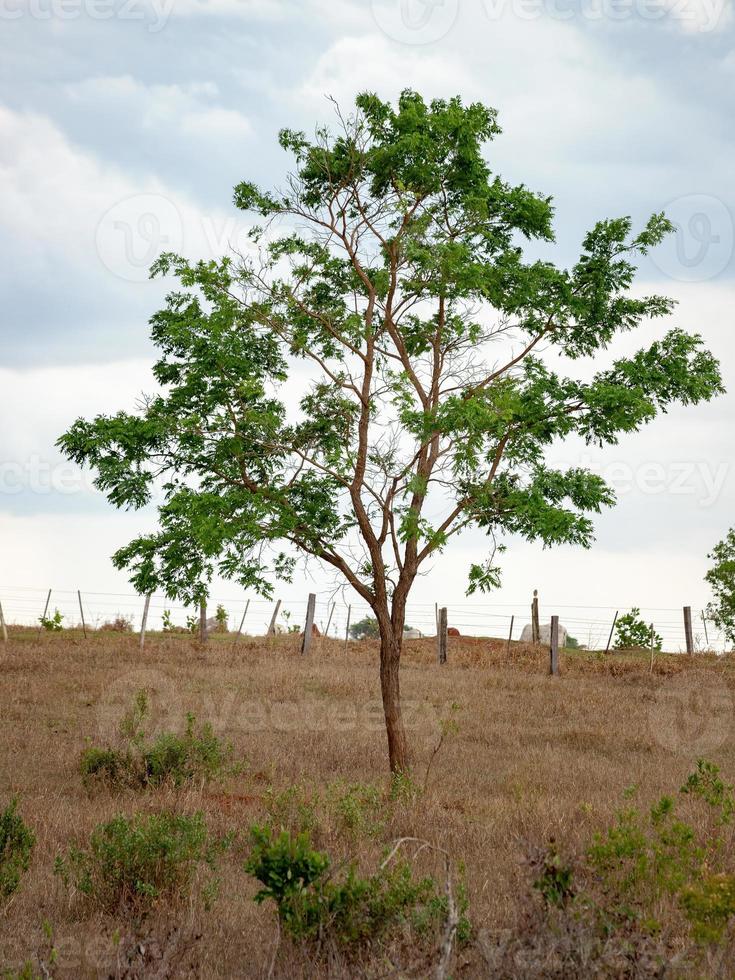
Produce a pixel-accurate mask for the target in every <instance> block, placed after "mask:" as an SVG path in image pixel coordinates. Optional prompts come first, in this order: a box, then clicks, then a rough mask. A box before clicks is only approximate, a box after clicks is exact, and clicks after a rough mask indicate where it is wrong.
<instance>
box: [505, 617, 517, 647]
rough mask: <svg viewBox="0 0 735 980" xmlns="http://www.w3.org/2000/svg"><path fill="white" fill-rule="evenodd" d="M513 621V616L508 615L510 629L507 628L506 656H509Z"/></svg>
mask: <svg viewBox="0 0 735 980" xmlns="http://www.w3.org/2000/svg"><path fill="white" fill-rule="evenodd" d="M514 622H515V616H511V617H510V629H509V630H508V647H507V649H506V651H505V655H506V657H509V656H510V641H511V640H512V639H513V623H514Z"/></svg>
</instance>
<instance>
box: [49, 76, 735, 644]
mask: <svg viewBox="0 0 735 980" xmlns="http://www.w3.org/2000/svg"><path fill="white" fill-rule="evenodd" d="M336 119H337V124H336V127H335V129H334V131H331V130H328V129H326V128H319V129H317V131H316V133H315V136H314V137H313V139H309V138H307V137H306V135H305V134H303V133H298V132H293V131H290V130H284V131H283V132H282V134H281V137H280V142H281V145H282V146H283V148H284V149H285V150H287V151H288V152H289V153H290V154H291V155H292V156H293V159H294V170H293V172H292V174H291V175H290V177H289V178H288V181H287V183H286V186H285V188H284V189H283V190H282V191H278V192H276V191H264V190H261V189H259V188H257V187H256V186H255V185H253V184H251V183H242V184H240V185H238V186H237V188H236V189H235V203H236V204H237V206H238V207H240V208H242V209H244V210H246V211H252V212H256V213H257V214H258V215H260V219H262V221H263V224H262V226H261V227H258V228H255V229H254V230H253V239H254V245H253V249H254V253H255V252H256V251H257V258H255V259H243V258H241V257H233V256H227V257H224V258H222V259H219V260H214V261H200V262H189V261H187V260H186V259H184V258H182V257H180V256H176V255H171V254H167V255H164V256H162V257H161V258H160V259H159V260H158V261H157V262H156V264H155V266H154V268H153V275H166V276H174V277H176V279H177V280H178V285H177V287H176V288H175V289H174V290H173V291H172V292H171V293H170V294H169V296H168V297H167V300H166V303H165V306H164V308H163V309H161V310H160V311H159V312H157V313H156V314H155V315H154V316H153V318H152V320H151V327H152V336H153V340H154V342H155V344H156V346H157V348H158V350H159V352H160V357H159V360H158V362H157V363H156V365H155V368H154V375H155V378H156V380H157V382H158V385H159V392H158V393H157V394H155V395H153V396H152V397H150V398H149V399H148V400H147V401H146V402H145V404H144V405H143V406H142V407H141V410H140V411H139V412H138V413H136V414H125V413H119V414H117V415H114V416H110V417H106V416H100V417H98V418H95V419H92V420H83V419H79V420H77V421H76V422H75V423H74V424H73V425H72V427H71V428H70V429H69V431H68V432H66V433H65V434H64V435H63V436H62V437H61V439H60V440H59V443H60V445H61V446H62V448H63V449H64V451H65V452H66V453H67V455H68V456H69V457H70V458H71V459H73V460H76V461H77V462H79V463H85V464H88V465H90V466H91V467H92V468H93V469H94V470H95V471H96V484H97V486H98V487H99V488H100V489H101V490H103V491H104V492H105V493H106V494H107V496H108V498H109V500H110V501H111V502H112V503H113V504H114V505H115V506H117V507H126V508H130V507H132V508H139V507H142V506H144V505H146V504H148V503H149V502H150V501H151V500H153V499H156V500H157V502H159V521H160V526H159V529H158V530H157V531H156V532H155V533H152V534H146V535H143V536H141V537H139V538H137V539H136V540H134V541H133V542H131V543H130V544H129V545H128V546H126V547H124V548H122V549H121V550H120V551H119V552H118V553H117V554H116V555H115V557H114V561H115V563H116V565H117V566H118V567H120V568H123V567H124V568H128V569H130V571H131V575H132V581H133V582H134V584H135V586H136V587H137V588H138V590H139V591H140V592H143V593H145V592H151V591H153V590H154V589H163V590H165V591H166V592H167V593H168V594H169V595H170V596H171V597H179V598H181V599H183V600H185V601H187V602H192V601H196V600H197V599H199V598H201V597H202V596H203V595H204V594H206V591H207V583H208V582H209V580H210V579H211V577H212V576H213V575H214V574H215V573H218V574H221V575H223V576H225V577H228V578H232V579H234V580H236V581H237V582H239V583H240V585H242V586H244V587H246V588H253V589H257V590H259V591H260V592H261V593H263V594H265V595H268V594H270V591H271V587H272V586H271V582H272V579H273V577H274V576H281V577H286V578H287V577H288V576H289V575H290V574H291V572H292V570H293V566H294V561H295V560H296V556H297V555H299V554H306V555H309V556H315V557H316V558H318V559H320V560H321V561H323V562H325V563H327V564H328V565H330V566H332V567H333V568H334V569H336V571H337V572H339V573H341V575H343V576H344V578H345V579H346V580H347V581H348V582H349V583H350V584H351V585H352V586H353V587H354V588H355V589H356V590H357V591H358V593H359V594H360V595H361V596H362V598H363V599H365V600H366V601H367V602H369V603H370V604H371V605H372V606H373V608H374V609H375V610H376V614H377V615H378V619H379V620H380V622H381V629H382V630H385V629H387V628H388V624H389V619H388V616H387V613H386V609H387V608H388V604H389V602H390V601H392V602H393V614H392V619H391V620H390V625H391V626H392V628H393V629H394V630H395V631H396V632H397V633H398V635H400V631H401V629H402V617H403V611H404V609H405V601H406V597H407V595H408V593H409V590H410V588H411V585H412V583H413V581H414V579H415V576H416V575H417V574H418V572H419V569H420V568H421V566H422V565H423V564H424V563H425V562H426V561H427V560H428V559H430V558H431V556H432V555H435V554H436V553H437V552H438V551H440V550H441V549H442V548H444V547H445V546H446V545H447V543H448V541H449V540H450V538H451V537H452V536H453V535H456V534H458V533H459V532H460V531H462V530H464V529H467V528H470V527H476V528H479V529H481V530H482V531H483V532H485V533H487V535H488V536H489V538H490V539H491V547H490V548H489V549H488V552H489V554H490V555H491V558H489V559H488V558H485V560H483V561H480V562H478V563H477V564H474V565H473V566H472V569H471V573H470V589H475V588H482V589H485V588H492V587H495V586H496V585H497V584H498V581H499V574H498V569H497V567H496V566H495V564H494V562H493V561H492V555H494V554H495V545H494V541H495V539H496V537H497V536H504V535H508V534H518V535H521V536H523V537H524V538H526V539H528V540H531V541H533V540H540V541H541V542H543V543H544V544H545V545H555V544H562V543H573V544H578V545H582V546H588V545H589V544H590V542H591V540H592V531H593V528H592V515H594V514H595V513H597V512H599V511H600V510H601V508H603V507H607V506H610V505H611V504H612V503H613V494H612V491H611V490H610V488H609V487H607V486H606V484H605V483H604V481H603V480H602V479H600V477H598V476H595V475H593V474H592V473H590V472H588V471H586V470H584V469H580V468H573V469H569V470H557V469H554V468H552V467H550V466H549V465H548V463H547V461H546V459H547V455H548V450H549V449H550V448H551V447H552V446H553V445H554V444H555V443H556V442H558V441H559V440H561V439H563V438H564V437H567V436H570V435H573V434H577V435H581V436H582V437H583V438H584V439H585V440H587V442H589V443H595V444H598V445H604V444H611V443H615V442H616V440H617V439H618V438H619V436H620V435H621V434H622V433H629V432H633V431H636V430H637V429H639V428H640V427H641V426H642V425H643V424H644V423H647V422H649V421H651V419H653V418H654V417H655V416H656V415H657V414H658V413H659V412H662V411H666V409H667V407H668V406H669V405H671V404H672V403H676V402H679V403H683V404H690V403H692V404H693V403H697V402H701V401H706V400H708V399H710V398H712V397H713V396H714V395H716V394H717V393H719V392H721V391H722V390H723V388H722V383H721V380H720V374H719V368H718V364H717V362H716V361H715V359H714V358H713V357H712V355H711V354H710V353H709V352H708V351H707V350H705V349H704V347H703V345H702V341H701V338H700V337H699V336H698V335H697V334H689V333H686V332H684V331H683V330H681V329H679V328H675V329H672V330H670V331H669V332H668V333H666V334H665V335H664V336H662V337H661V339H659V340H657V341H656V342H655V343H653V344H652V345H651V346H650V347H649V348H648V349H644V350H640V351H639V352H638V353H636V354H634V355H632V356H630V357H620V358H617V359H615V360H612V362H611V363H608V364H607V365H602V364H601V362H602V355H603V354H604V351H605V349H606V348H607V347H608V345H609V344H610V343H611V341H613V339H614V338H615V337H616V336H617V335H619V334H621V333H623V332H627V331H632V330H634V329H636V328H637V327H638V326H639V325H640V324H641V323H642V322H643V321H644V320H647V319H649V318H657V317H662V316H665V315H667V314H669V313H670V312H671V311H672V308H673V303H672V301H671V300H669V299H666V298H665V297H662V296H647V297H641V296H637V295H635V296H634V295H631V291H630V290H631V286H632V284H633V279H634V274H635V260H636V257H637V256H638V255H645V254H646V253H647V252H648V251H649V250H650V249H651V248H653V247H655V246H656V245H657V244H658V243H659V242H660V241H661V240H662V238H663V237H664V236H665V235H666V234H667V233H669V232H670V231H671V230H672V226H671V224H670V222H669V221H668V220H667V219H666V218H665V216H664V215H663V214H656V215H654V216H653V217H652V218H651V219H650V220H649V221H648V223H647V224H646V225H645V227H643V229H642V230H639V231H634V230H633V227H632V223H631V220H630V219H629V218H616V219H613V220H605V221H600V222H599V223H598V224H596V225H595V227H594V228H593V229H592V230H591V231H590V232H589V234H587V235H586V237H585V238H584V240H583V242H582V249H581V255H580V257H579V260H578V261H577V262H576V264H574V265H573V266H572V267H571V268H568V269H567V268H560V267H557V266H556V265H554V264H553V263H552V262H550V261H541V260H529V259H527V258H526V257H525V254H524V248H523V246H524V243H526V242H534V241H535V242H540V243H546V245H545V248H550V247H551V244H552V243H553V232H552V217H553V211H552V205H551V201H550V199H549V198H548V197H546V196H544V195H542V194H539V193H536V192H534V191H532V190H530V189H528V188H527V187H525V186H523V185H517V186H514V185H512V184H509V183H507V182H505V181H504V180H502V179H501V178H500V177H499V176H497V175H496V174H494V173H492V172H491V170H490V167H489V164H488V162H487V158H486V155H485V145H486V144H487V143H488V141H491V140H492V139H494V138H495V137H496V136H497V135H498V133H499V132H500V130H499V127H498V123H497V117H496V113H495V111H494V110H493V109H490V108H487V107H485V106H483V105H480V104H476V103H475V104H472V105H464V104H463V103H462V101H461V100H460V99H459V98H452V99H449V100H435V101H433V102H431V103H428V104H427V103H426V102H425V101H424V100H423V99H422V98H421V96H420V95H418V94H417V93H416V92H412V91H406V92H404V93H403V94H402V95H401V97H400V99H399V101H398V103H397V105H395V106H393V105H391V104H389V103H386V102H383V101H381V100H380V99H378V98H377V96H375V95H371V94H364V95H361V96H359V97H358V99H357V101H356V106H355V109H354V111H353V112H352V113H351V114H350V115H347V116H345V115H343V114H342V113H341V112H340V111H339V110H337V115H336ZM277 225H280V226H281V228H282V230H283V233H282V234H278V233H277V231H276V226H277ZM550 354H554V355H555V356H554V357H553V358H552V357H551V356H550ZM584 359H588V360H589V361H590V362H591V364H592V367H591V369H590V371H589V372H588V373H589V377H588V378H587V380H578V379H577V378H576V377H572V376H567V375H566V374H565V373H564V372H563V364H564V362H565V361H567V362H568V361H570V360H584ZM552 364H553V365H557V367H552ZM297 403H298V404H297Z"/></svg>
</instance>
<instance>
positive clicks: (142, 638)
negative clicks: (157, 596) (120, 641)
mask: <svg viewBox="0 0 735 980" xmlns="http://www.w3.org/2000/svg"><path fill="white" fill-rule="evenodd" d="M150 607H151V597H150V595H147V596H146V597H145V605H144V606H143V619H142V620H141V623H140V649H141V650H142V649H143V647H144V646H145V628H146V626H147V625H148V610H149V609H150Z"/></svg>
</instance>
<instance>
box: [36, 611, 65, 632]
mask: <svg viewBox="0 0 735 980" xmlns="http://www.w3.org/2000/svg"><path fill="white" fill-rule="evenodd" d="M38 622H39V623H40V624H41V626H43V628H44V629H45V630H46V632H47V633H61V631H62V630H63V629H64V627H63V625H62V623H63V622H64V617H63V616H62V615H61V613H60V612H59V610H58V609H54V614H53V616H47V615H45V614H44V615H43V616H39V618H38Z"/></svg>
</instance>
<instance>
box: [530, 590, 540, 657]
mask: <svg viewBox="0 0 735 980" xmlns="http://www.w3.org/2000/svg"><path fill="white" fill-rule="evenodd" d="M531 642H532V643H534V644H538V643H540V642H541V628H540V626H539V619H538V589H534V590H533V601H532V602H531Z"/></svg>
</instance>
